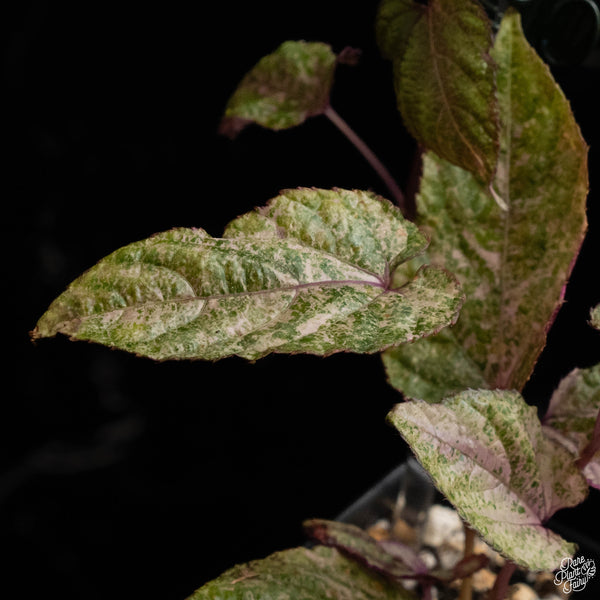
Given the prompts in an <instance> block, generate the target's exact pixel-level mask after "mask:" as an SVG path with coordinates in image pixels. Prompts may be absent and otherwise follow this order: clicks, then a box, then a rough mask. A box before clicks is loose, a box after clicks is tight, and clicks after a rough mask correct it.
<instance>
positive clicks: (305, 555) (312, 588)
mask: <svg viewBox="0 0 600 600" xmlns="http://www.w3.org/2000/svg"><path fill="white" fill-rule="evenodd" d="M282 597H285V598H302V599H303V600H322V599H323V598H329V599H331V600H348V599H352V600H417V598H416V596H415V595H414V594H413V593H412V592H409V591H407V590H405V589H404V588H403V587H402V586H400V585H398V584H395V583H393V582H391V581H389V580H387V579H385V578H384V577H382V576H380V575H377V573H375V572H374V571H372V570H369V569H367V568H365V567H363V566H361V565H360V564H359V563H357V562H356V561H354V560H351V559H350V558H346V557H345V556H344V555H342V554H341V553H339V552H338V551H337V550H336V549H335V548H326V547H324V546H317V547H315V548H314V549H312V550H309V549H308V548H293V549H291V550H284V551H282V552H276V553H275V554H271V555H270V556H268V557H267V558H264V559H262V560H254V561H251V562H249V563H247V564H243V565H238V566H236V567H234V568H232V569H229V570H228V571H226V572H225V573H223V574H222V575H220V576H219V577H218V578H217V579H215V580H213V581H210V582H209V583H207V584H205V585H204V586H202V587H201V588H200V589H198V590H196V592H194V593H193V594H192V595H191V596H190V597H189V598H188V600H214V599H216V598H219V599H222V600H248V599H250V598H264V599H267V598H282Z"/></svg>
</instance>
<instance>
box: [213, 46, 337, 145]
mask: <svg viewBox="0 0 600 600" xmlns="http://www.w3.org/2000/svg"><path fill="white" fill-rule="evenodd" d="M335 66H336V56H335V54H334V53H333V51H332V50H331V47H330V46H328V45H327V44H323V43H321V42H304V41H289V42H284V43H283V44H281V46H279V48H277V50H275V52H273V53H272V54H268V55H267V56H265V57H263V58H262V59H261V60H260V61H259V62H258V63H257V64H256V65H255V66H254V67H253V68H252V69H251V70H250V71H249V72H248V73H247V74H246V76H245V77H244V78H243V79H242V81H241V83H240V84H239V86H238V87H237V89H236V90H235V92H234V93H233V95H232V96H231V98H230V99H229V102H228V103H227V106H226V108H225V115H224V116H223V120H222V122H221V125H220V131H221V133H224V134H226V135H228V136H229V137H235V136H236V135H237V134H238V133H239V132H240V131H241V130H242V129H243V128H244V127H245V126H246V125H248V124H249V123H257V124H258V125H262V126H263V127H267V128H269V129H275V130H279V129H287V128H289V127H294V126H296V125H300V124H301V123H303V122H304V121H305V120H306V119H307V118H308V117H313V116H315V115H319V114H321V113H323V111H324V110H325V108H327V106H328V105H329V95H330V92H331V86H332V85H333V75H334V71H335Z"/></svg>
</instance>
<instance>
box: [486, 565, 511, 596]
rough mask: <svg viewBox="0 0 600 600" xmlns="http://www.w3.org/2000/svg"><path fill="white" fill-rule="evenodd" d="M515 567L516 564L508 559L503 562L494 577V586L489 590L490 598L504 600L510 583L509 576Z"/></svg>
mask: <svg viewBox="0 0 600 600" xmlns="http://www.w3.org/2000/svg"><path fill="white" fill-rule="evenodd" d="M516 568H517V565H515V563H513V562H510V561H509V560H507V561H506V562H505V563H504V565H503V566H502V568H501V569H500V572H499V573H498V576H497V577H496V581H495V583H494V587H493V588H492V590H491V592H490V600H504V598H506V593H507V592H508V584H509V583H510V578H511V577H512V576H513V573H514V572H515V569H516Z"/></svg>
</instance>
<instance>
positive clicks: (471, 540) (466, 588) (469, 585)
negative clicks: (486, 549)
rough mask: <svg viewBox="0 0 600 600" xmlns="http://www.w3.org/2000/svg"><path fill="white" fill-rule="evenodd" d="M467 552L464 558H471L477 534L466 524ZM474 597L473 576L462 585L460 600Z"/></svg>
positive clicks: (463, 581) (465, 579)
mask: <svg viewBox="0 0 600 600" xmlns="http://www.w3.org/2000/svg"><path fill="white" fill-rule="evenodd" d="M464 530H465V550H464V552H463V556H464V558H467V556H471V554H473V550H474V549H475V532H474V531H473V530H472V529H471V528H470V527H469V526H468V525H467V524H466V523H465V524H464ZM472 596H473V576H472V575H469V576H468V577H465V578H464V579H463V580H462V582H461V584H460V596H459V600H471V598H472Z"/></svg>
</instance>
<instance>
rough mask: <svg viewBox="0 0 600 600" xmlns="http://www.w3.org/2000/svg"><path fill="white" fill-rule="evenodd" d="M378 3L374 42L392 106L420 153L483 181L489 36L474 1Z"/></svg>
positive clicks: (493, 110)
mask: <svg viewBox="0 0 600 600" xmlns="http://www.w3.org/2000/svg"><path fill="white" fill-rule="evenodd" d="M410 4H411V3H410V2H407V1H406V0H385V1H384V2H383V4H381V5H380V8H379V14H378V21H377V24H378V40H379V44H380V47H381V48H382V52H383V54H384V56H387V57H390V56H391V58H392V61H393V66H394V86H395V90H396V97H397V101H398V108H399V110H400V113H401V115H402V119H403V121H404V124H405V125H406V127H407V129H408V130H409V132H410V133H411V135H413V136H414V137H415V139H416V140H417V141H418V142H419V143H420V144H421V145H422V146H423V147H424V148H425V149H427V150H431V151H433V152H435V153H436V154H437V155H438V156H441V157H442V158H444V159H446V160H448V161H449V162H451V163H453V164H455V165H458V166H460V167H462V168H464V169H466V170H468V171H470V172H472V173H473V174H474V175H475V176H476V177H477V178H478V179H479V180H481V181H483V182H487V183H489V182H490V181H491V179H492V176H493V174H494V171H495V169H496V161H497V158H498V147H499V146H498V119H497V104H496V96H495V83H494V81H495V74H494V63H493V61H492V60H491V58H490V56H489V51H490V49H491V46H492V30H491V25H490V23H489V19H488V17H487V15H486V13H485V12H484V10H483V9H482V7H481V6H480V5H479V3H478V2H476V1H475V0H430V1H429V2H428V3H427V4H426V5H422V4H418V3H412V4H413V6H412V7H411V6H410Z"/></svg>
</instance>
